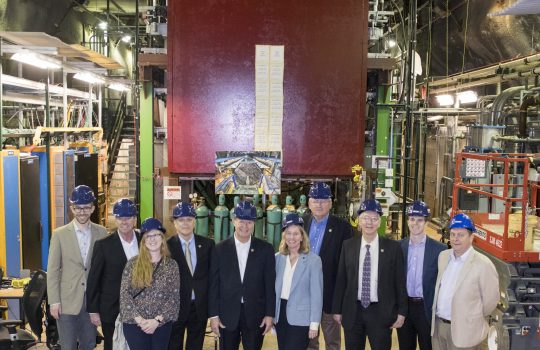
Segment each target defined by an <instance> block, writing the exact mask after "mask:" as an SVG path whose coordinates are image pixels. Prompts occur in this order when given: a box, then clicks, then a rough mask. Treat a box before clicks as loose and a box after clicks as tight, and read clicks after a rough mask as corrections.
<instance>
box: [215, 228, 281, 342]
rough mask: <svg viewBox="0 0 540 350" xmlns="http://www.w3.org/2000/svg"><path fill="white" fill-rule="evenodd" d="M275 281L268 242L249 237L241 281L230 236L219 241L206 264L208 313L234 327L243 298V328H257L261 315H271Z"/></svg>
mask: <svg viewBox="0 0 540 350" xmlns="http://www.w3.org/2000/svg"><path fill="white" fill-rule="evenodd" d="M275 282H276V269H275V259H274V248H273V247H272V245H270V244H269V243H267V242H265V241H263V240H260V239H258V238H255V237H251V246H250V249H249V254H248V259H247V263H246V271H245V273H244V280H243V282H242V280H241V278H240V268H239V265H238V257H237V255H236V245H235V241H234V236H232V237H230V238H228V239H226V240H224V241H222V242H220V243H219V244H218V245H216V248H215V249H214V253H213V255H212V261H211V267H210V291H209V300H208V311H209V316H210V317H214V316H219V318H220V321H221V322H222V323H223V325H224V326H225V327H227V328H228V329H229V330H231V331H233V330H235V329H236V327H237V326H238V320H239V319H240V309H241V306H242V305H241V300H242V298H244V310H245V315H246V322H247V327H248V328H250V329H257V328H259V325H260V324H261V321H262V319H263V318H264V317H265V316H271V317H274V314H275V312H276V292H275Z"/></svg>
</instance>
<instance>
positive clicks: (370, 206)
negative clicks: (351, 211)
mask: <svg viewBox="0 0 540 350" xmlns="http://www.w3.org/2000/svg"><path fill="white" fill-rule="evenodd" d="M365 211H374V212H377V214H379V216H382V214H383V212H382V207H381V203H379V201H378V200H376V199H366V200H365V201H363V202H362V203H361V204H360V208H358V215H360V214H362V213H363V212H365Z"/></svg>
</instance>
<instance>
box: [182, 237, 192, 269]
mask: <svg viewBox="0 0 540 350" xmlns="http://www.w3.org/2000/svg"><path fill="white" fill-rule="evenodd" d="M184 246H185V247H186V251H185V253H184V255H185V256H186V263H187V266H188V268H189V272H191V275H193V264H192V263H191V251H190V250H189V244H188V243H184Z"/></svg>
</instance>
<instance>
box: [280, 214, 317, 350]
mask: <svg viewBox="0 0 540 350" xmlns="http://www.w3.org/2000/svg"><path fill="white" fill-rule="evenodd" d="M303 225H304V221H303V220H302V218H301V217H300V216H298V214H296V213H291V214H288V215H287V216H286V217H285V219H284V220H283V224H282V229H283V233H282V236H281V243H280V245H279V252H278V253H277V254H276V318H275V319H274V320H275V321H276V325H275V327H276V332H277V338H278V347H279V349H280V350H301V349H307V347H308V344H309V339H313V338H315V337H316V336H317V335H318V332H319V324H320V322H321V316H322V307H323V274H322V263H321V258H319V256H318V255H317V254H314V253H312V252H310V251H309V238H308V236H307V234H306V231H305V230H304V228H303Z"/></svg>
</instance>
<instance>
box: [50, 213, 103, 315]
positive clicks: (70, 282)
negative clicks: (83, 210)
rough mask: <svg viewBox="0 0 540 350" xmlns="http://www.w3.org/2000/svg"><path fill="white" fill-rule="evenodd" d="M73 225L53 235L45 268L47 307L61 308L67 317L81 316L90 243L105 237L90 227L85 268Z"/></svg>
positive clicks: (90, 250) (64, 227)
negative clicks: (56, 306)
mask: <svg viewBox="0 0 540 350" xmlns="http://www.w3.org/2000/svg"><path fill="white" fill-rule="evenodd" d="M74 225H75V224H74V223H73V221H71V222H70V223H69V224H67V225H64V226H62V227H59V228H57V229H56V230H54V231H53V234H52V238H51V245H50V248H49V260H48V264H47V265H48V267H47V296H48V299H49V304H58V303H60V304H62V313H63V314H67V315H78V314H79V313H80V312H81V309H82V306H83V302H84V295H85V289H86V280H87V278H88V270H90V266H91V260H92V251H93V247H94V243H95V242H96V241H97V240H98V239H100V238H103V237H105V236H106V235H107V230H106V229H105V227H103V226H101V225H97V224H94V223H90V228H91V232H92V237H91V240H90V248H89V250H88V256H87V258H86V266H85V264H84V263H83V260H82V256H81V250H80V249H79V242H78V241H77V236H76V234H75V226H74Z"/></svg>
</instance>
